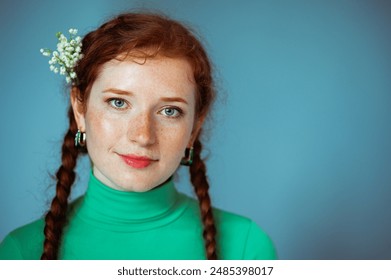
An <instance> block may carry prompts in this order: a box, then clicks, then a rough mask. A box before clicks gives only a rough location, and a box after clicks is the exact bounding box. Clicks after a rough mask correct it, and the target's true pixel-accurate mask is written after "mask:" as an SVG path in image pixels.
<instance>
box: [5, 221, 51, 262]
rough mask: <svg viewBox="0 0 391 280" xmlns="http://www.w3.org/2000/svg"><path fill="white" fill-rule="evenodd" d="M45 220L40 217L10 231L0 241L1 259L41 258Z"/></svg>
mask: <svg viewBox="0 0 391 280" xmlns="http://www.w3.org/2000/svg"><path fill="white" fill-rule="evenodd" d="M44 226H45V223H44V220H43V219H39V220H36V221H34V222H32V223H29V224H27V225H24V226H22V227H19V228H17V229H15V230H14V231H12V232H11V233H9V234H8V235H7V236H6V237H5V238H4V240H3V241H2V242H1V243H0V259H3V260H12V259H25V260H34V259H39V258H40V256H41V252H42V243H43V240H44V235H43V228H44Z"/></svg>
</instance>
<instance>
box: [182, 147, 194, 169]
mask: <svg viewBox="0 0 391 280" xmlns="http://www.w3.org/2000/svg"><path fill="white" fill-rule="evenodd" d="M193 157H194V148H193V147H191V148H186V150H185V157H184V158H183V159H182V160H181V165H185V166H189V165H191V164H192V163H193Z"/></svg>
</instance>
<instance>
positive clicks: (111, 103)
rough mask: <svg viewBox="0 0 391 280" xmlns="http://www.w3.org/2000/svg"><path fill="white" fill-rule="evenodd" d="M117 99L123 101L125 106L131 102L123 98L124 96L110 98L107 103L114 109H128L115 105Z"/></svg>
mask: <svg viewBox="0 0 391 280" xmlns="http://www.w3.org/2000/svg"><path fill="white" fill-rule="evenodd" d="M115 101H122V102H123V103H124V106H126V105H128V106H129V104H128V103H127V102H126V100H124V99H122V98H110V99H108V100H107V103H108V104H109V105H110V106H111V107H113V108H114V109H117V110H125V109H126V107H117V106H115V105H114V102H115Z"/></svg>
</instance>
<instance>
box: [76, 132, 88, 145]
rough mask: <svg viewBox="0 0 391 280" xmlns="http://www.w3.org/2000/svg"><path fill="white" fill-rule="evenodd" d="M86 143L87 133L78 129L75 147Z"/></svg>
mask: <svg viewBox="0 0 391 280" xmlns="http://www.w3.org/2000/svg"><path fill="white" fill-rule="evenodd" d="M85 145H86V133H85V132H81V131H80V129H78V130H77V132H76V135H75V147H84V146H85Z"/></svg>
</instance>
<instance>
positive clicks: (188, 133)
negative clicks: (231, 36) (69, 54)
mask: <svg viewBox="0 0 391 280" xmlns="http://www.w3.org/2000/svg"><path fill="white" fill-rule="evenodd" d="M141 62H144V60H143V61H141ZM195 94H196V89H195V84H194V81H193V73H192V69H191V66H190V64H189V63H188V62H187V61H186V60H182V59H172V58H165V57H158V58H154V59H148V60H146V62H145V63H144V64H140V63H136V62H134V61H132V60H125V61H118V60H112V61H109V62H107V63H106V64H104V65H103V68H102V71H101V73H100V75H99V76H98V78H97V79H96V81H95V82H94V84H93V86H92V89H91V92H90V96H89V98H88V101H87V107H86V110H85V111H83V110H82V106H81V105H80V103H79V101H78V100H77V99H76V98H75V94H74V92H72V98H71V100H72V106H73V108H74V112H75V117H76V121H77V124H78V127H79V129H80V130H81V131H85V132H86V136H87V137H86V138H87V148H88V154H89V156H90V158H91V161H92V163H93V172H94V175H95V176H96V178H98V179H99V180H100V181H101V182H103V183H104V184H106V185H108V186H109V187H112V188H113V189H118V190H125V191H136V192H143V191H148V190H150V189H152V188H154V187H156V186H158V185H159V184H161V183H163V182H164V181H166V180H167V179H168V178H169V177H170V176H171V175H172V174H173V173H174V172H175V170H176V169H177V168H178V166H179V164H180V161H181V159H182V157H183V156H184V151H185V149H186V147H190V146H191V145H192V141H193V140H194V137H195V136H196V133H197V132H198V129H199V127H200V125H201V124H200V123H199V122H197V124H196V123H195Z"/></svg>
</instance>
